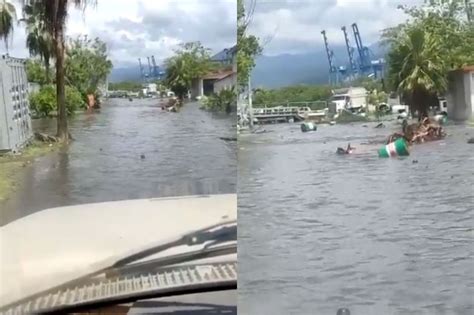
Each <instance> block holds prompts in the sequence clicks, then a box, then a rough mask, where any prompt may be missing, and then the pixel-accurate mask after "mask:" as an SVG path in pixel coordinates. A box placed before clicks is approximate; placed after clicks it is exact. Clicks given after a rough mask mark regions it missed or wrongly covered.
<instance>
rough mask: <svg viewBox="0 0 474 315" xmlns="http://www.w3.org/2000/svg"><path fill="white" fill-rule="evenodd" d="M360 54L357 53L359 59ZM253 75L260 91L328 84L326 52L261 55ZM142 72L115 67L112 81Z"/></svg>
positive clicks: (379, 53) (377, 52)
mask: <svg viewBox="0 0 474 315" xmlns="http://www.w3.org/2000/svg"><path fill="white" fill-rule="evenodd" d="M369 49H370V50H371V51H372V53H373V54H374V57H375V58H381V57H383V56H384V55H385V53H386V51H385V49H383V48H382V47H381V46H380V44H379V43H375V44H373V45H371V46H369ZM332 50H333V51H334V55H335V56H336V58H337V59H336V65H346V64H347V63H348V57H347V50H346V46H344V45H340V46H333V47H332ZM356 55H357V52H356V51H355V52H354V56H355V57H356ZM255 63H256V66H255V68H254V70H253V72H252V86H253V87H255V88H257V87H260V88H279V87H283V86H289V85H296V84H325V83H327V82H328V68H329V66H328V60H327V54H326V51H325V50H318V51H315V52H311V53H304V54H293V55H292V54H281V55H276V56H266V55H261V56H259V57H258V58H257V59H256V62H255ZM138 80H140V71H139V70H138V65H137V66H136V67H123V68H114V69H113V70H112V73H111V75H110V76H109V81H110V82H120V81H138Z"/></svg>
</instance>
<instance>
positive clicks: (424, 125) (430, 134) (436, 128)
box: [387, 117, 446, 144]
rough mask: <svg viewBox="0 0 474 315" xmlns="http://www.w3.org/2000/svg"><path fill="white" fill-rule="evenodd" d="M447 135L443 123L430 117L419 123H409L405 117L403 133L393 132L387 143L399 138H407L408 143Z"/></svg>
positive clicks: (436, 138) (432, 139) (431, 139)
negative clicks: (433, 120)
mask: <svg viewBox="0 0 474 315" xmlns="http://www.w3.org/2000/svg"><path fill="white" fill-rule="evenodd" d="M445 136H446V133H445V132H444V130H443V128H442V127H441V125H439V124H438V123H436V122H432V121H430V119H429V118H428V117H426V118H425V119H423V120H422V121H421V122H419V123H414V124H408V122H407V120H406V119H404V120H403V123H402V133H398V132H396V133H393V134H392V135H390V136H389V137H388V139H387V144H389V143H392V142H395V141H396V140H398V139H401V138H403V139H405V140H406V141H407V142H408V144H413V143H423V142H425V141H434V140H440V139H442V138H444V137H445Z"/></svg>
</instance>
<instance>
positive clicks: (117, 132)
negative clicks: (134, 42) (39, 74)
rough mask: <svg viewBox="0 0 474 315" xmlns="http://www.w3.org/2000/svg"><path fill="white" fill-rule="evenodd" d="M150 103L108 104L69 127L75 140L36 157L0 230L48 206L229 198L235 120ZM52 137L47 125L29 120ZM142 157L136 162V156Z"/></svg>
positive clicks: (5, 208) (115, 101)
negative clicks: (211, 196) (182, 197)
mask: <svg viewBox="0 0 474 315" xmlns="http://www.w3.org/2000/svg"><path fill="white" fill-rule="evenodd" d="M158 102H159V100H158V99H145V100H137V99H136V100H134V101H133V102H130V101H129V100H128V99H111V100H108V101H106V103H105V104H104V105H103V107H102V109H101V111H100V113H96V114H81V115H77V116H76V117H74V118H73V119H72V121H71V122H70V132H71V134H72V135H73V137H74V139H75V141H74V142H73V143H72V144H71V145H70V146H69V147H68V148H67V149H64V150H62V151H60V152H57V153H54V154H51V155H49V156H46V157H43V158H39V159H38V161H37V162H36V163H34V165H32V166H31V167H28V168H27V169H26V171H25V174H24V177H23V176H22V178H21V182H22V184H23V189H21V190H19V191H18V192H17V193H16V194H14V195H13V196H12V197H11V198H10V200H8V201H7V203H5V204H0V207H2V208H3V209H2V210H1V211H0V215H1V221H0V223H1V225H4V224H7V223H8V222H11V221H13V220H16V219H18V218H20V217H23V216H25V215H28V214H31V213H34V212H36V211H39V210H42V209H45V208H49V207H56V206H65V205H74V204H81V203H89V202H102V201H112V200H123V199H135V198H149V197H166V196H179V195H198V194H221V193H235V192H236V175H235V174H236V172H237V166H236V164H237V158H236V142H225V141H222V140H220V139H219V137H235V128H233V127H232V125H233V124H235V116H229V115H217V114H211V113H208V112H205V111H202V110H200V109H199V108H198V107H199V105H198V104H196V103H190V104H186V105H185V106H184V107H183V109H182V111H181V112H180V113H168V112H165V111H162V110H161V109H160V107H159V106H158ZM34 123H35V124H36V125H37V126H38V129H39V130H42V131H49V132H50V133H52V134H54V132H55V124H56V121H55V120H54V119H49V120H42V121H35V122H34ZM142 155H143V156H142Z"/></svg>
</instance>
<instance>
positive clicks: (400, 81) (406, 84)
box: [388, 25, 448, 118]
mask: <svg viewBox="0 0 474 315" xmlns="http://www.w3.org/2000/svg"><path fill="white" fill-rule="evenodd" d="M440 46H441V45H440V44H439V38H437V37H436V35H434V34H432V33H428V32H425V30H424V29H423V28H422V27H420V26H419V25H414V26H412V27H411V28H409V29H407V30H406V32H405V33H404V34H402V35H401V36H399V37H397V38H396V39H394V41H393V42H392V49H391V51H390V52H389V54H388V65H389V78H390V80H391V81H392V83H393V85H394V86H395V87H396V88H397V89H398V91H399V92H400V94H403V95H406V96H407V98H408V104H409V105H410V109H411V111H412V113H414V112H415V111H418V114H419V118H421V117H423V116H426V115H427V114H428V108H429V106H430V105H431V100H432V99H433V96H434V95H439V94H440V93H443V92H444V91H445V90H446V88H447V77H446V73H447V69H448V68H447V65H446V62H445V60H444V59H443V56H442V55H443V53H442V51H441V50H440Z"/></svg>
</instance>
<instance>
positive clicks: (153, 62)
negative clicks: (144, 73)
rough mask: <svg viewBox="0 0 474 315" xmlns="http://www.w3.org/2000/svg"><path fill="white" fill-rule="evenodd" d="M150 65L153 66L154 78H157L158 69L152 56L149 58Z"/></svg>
mask: <svg viewBox="0 0 474 315" xmlns="http://www.w3.org/2000/svg"><path fill="white" fill-rule="evenodd" d="M151 63H152V65H153V76H154V77H155V78H157V77H158V69H157V67H156V62H155V56H154V55H152V56H151Z"/></svg>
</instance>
